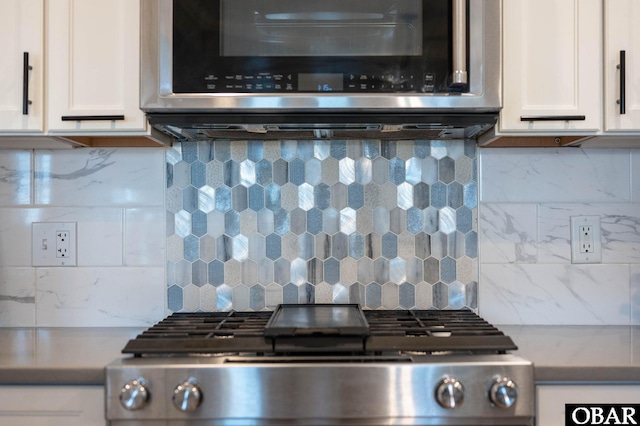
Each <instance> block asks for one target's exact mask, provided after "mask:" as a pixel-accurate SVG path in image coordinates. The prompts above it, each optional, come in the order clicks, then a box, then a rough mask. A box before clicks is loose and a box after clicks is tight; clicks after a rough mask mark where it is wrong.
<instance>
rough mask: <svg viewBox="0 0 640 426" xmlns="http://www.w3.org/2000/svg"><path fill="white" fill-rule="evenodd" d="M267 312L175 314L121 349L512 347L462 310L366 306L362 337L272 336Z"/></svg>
mask: <svg viewBox="0 0 640 426" xmlns="http://www.w3.org/2000/svg"><path fill="white" fill-rule="evenodd" d="M272 314H273V312H271V311H261V312H236V311H231V312H198V313H174V314H172V315H170V316H168V317H167V318H165V319H164V320H162V321H160V322H159V323H157V324H156V325H154V326H152V327H151V328H149V329H148V330H146V331H144V332H143V333H142V334H140V335H138V336H137V337H136V338H135V339H132V340H130V341H129V342H128V343H127V344H126V346H125V347H124V349H123V350H122V353H125V354H133V355H135V356H145V355H183V356H187V355H204V354H216V353H255V354H291V353H298V354H300V353H316V354H317V353H353V354H365V353H366V354H376V353H383V352H424V353H436V352H455V353H458V352H459V353H506V352H507V351H510V350H515V349H517V346H516V345H515V344H514V343H513V341H512V340H511V338H510V337H508V336H505V335H504V334H503V333H502V332H501V331H500V330H498V329H497V328H496V327H494V326H493V325H491V324H489V323H488V322H487V321H485V320H484V319H482V318H480V317H479V316H478V315H477V314H475V313H473V312H471V311H466V310H447V311H437V310H386V311H369V310H365V311H364V315H365V317H366V320H367V322H368V323H369V334H368V335H367V336H364V337H362V336H361V337H344V336H297V337H290V338H271V337H267V336H265V327H266V325H267V323H268V321H269V319H270V318H271V315H272Z"/></svg>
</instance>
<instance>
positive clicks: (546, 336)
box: [0, 325, 640, 385]
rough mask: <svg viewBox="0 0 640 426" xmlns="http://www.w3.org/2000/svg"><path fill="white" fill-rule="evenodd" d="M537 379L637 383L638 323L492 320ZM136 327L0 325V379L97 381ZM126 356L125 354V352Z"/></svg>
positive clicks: (639, 372)
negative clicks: (534, 323)
mask: <svg viewBox="0 0 640 426" xmlns="http://www.w3.org/2000/svg"><path fill="white" fill-rule="evenodd" d="M497 327H498V328H499V329H500V330H502V331H503V332H504V333H505V334H507V335H509V336H511V338H512V339H513V341H514V342H515V343H516V345H517V346H518V350H517V351H515V352H514V353H515V354H516V355H518V356H520V357H522V358H525V359H528V360H531V361H533V362H534V365H535V376H536V381H537V382H538V383H566V382H581V383H622V382H626V383H629V382H637V383H640V327H631V326H510V325H497ZM143 330H144V329H140V328H0V384H79V385H87V384H89V385H102V384H103V383H104V367H105V366H106V365H107V364H109V363H110V362H112V361H114V360H116V359H117V358H120V357H123V356H125V355H122V354H121V352H120V351H121V350H122V348H123V347H124V345H125V344H126V343H127V341H128V340H129V339H131V338H134V337H135V336H136V335H137V334H139V333H140V332H142V331H143ZM127 356H128V355H127Z"/></svg>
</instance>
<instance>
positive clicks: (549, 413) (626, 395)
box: [536, 385, 640, 426]
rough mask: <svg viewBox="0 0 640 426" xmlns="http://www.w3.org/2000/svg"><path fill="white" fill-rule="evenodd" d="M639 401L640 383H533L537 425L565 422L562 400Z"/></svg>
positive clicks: (612, 402)
mask: <svg viewBox="0 0 640 426" xmlns="http://www.w3.org/2000/svg"><path fill="white" fill-rule="evenodd" d="M638 401H640V387H639V386H637V385H542V386H536V406H537V407H536V425H537V426H558V425H563V424H565V422H564V417H565V407H564V405H565V404H637V403H638ZM589 424H590V423H589ZM611 424H613V423H611ZM619 424H621V423H619Z"/></svg>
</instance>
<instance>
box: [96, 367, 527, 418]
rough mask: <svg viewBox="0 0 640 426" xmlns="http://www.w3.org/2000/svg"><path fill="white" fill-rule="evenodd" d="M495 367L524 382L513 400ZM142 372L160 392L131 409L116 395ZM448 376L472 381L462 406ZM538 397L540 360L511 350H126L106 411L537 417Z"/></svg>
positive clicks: (132, 414)
mask: <svg viewBox="0 0 640 426" xmlns="http://www.w3.org/2000/svg"><path fill="white" fill-rule="evenodd" d="M496 376H500V377H510V378H511V380H512V381H513V382H516V383H518V384H519V387H520V393H519V398H518V400H517V402H516V403H514V404H513V405H512V406H511V407H508V408H504V409H502V408H498V407H496V406H495V404H493V403H492V402H491V401H490V400H489V389H490V388H491V386H492V385H493V384H494V382H495V377H496ZM136 377H144V378H145V380H147V381H148V382H149V384H150V388H151V389H152V390H153V394H152V395H151V397H150V398H149V403H148V405H147V406H146V407H145V408H144V409H143V410H138V411H128V410H125V409H124V408H123V407H122V405H121V404H120V403H119V400H118V396H117V395H118V394H119V392H120V389H121V387H122V385H123V384H124V383H126V382H128V381H129V380H131V379H132V378H136ZM447 377H455V378H456V379H457V380H458V381H459V382H460V383H461V384H462V385H463V386H464V389H465V398H464V404H461V405H458V406H457V408H456V409H455V410H451V409H446V408H443V407H441V406H440V404H438V402H437V401H436V389H437V387H438V386H439V384H440V382H441V380H443V379H445V378H447ZM189 378H192V379H195V380H197V381H198V385H199V389H200V391H201V395H202V404H201V405H200V406H199V407H198V408H197V409H195V410H194V411H192V412H190V413H185V412H182V411H180V410H178V409H176V408H175V407H174V405H173V404H171V403H170V402H169V401H170V400H171V399H172V395H173V390H174V388H175V387H176V386H177V385H180V384H182V383H183V382H184V381H185V380H188V379H189ZM533 401H534V386H533V367H532V365H531V363H530V362H528V361H525V360H522V359H520V358H518V357H515V356H512V355H472V356H467V355H459V356H454V355H431V356H429V355H412V356H399V357H397V358H394V357H388V358H378V360H377V361H376V360H375V357H373V358H367V357H348V356H346V357H333V358H332V357H319V358H306V357H282V356H277V357H269V356H266V357H265V356H263V357H251V356H241V357H227V356H218V357H180V358H171V359H170V360H167V358H127V359H121V360H118V361H115V362H114V363H112V364H110V365H109V366H108V367H107V374H106V405H107V419H108V420H109V421H110V422H111V424H112V425H114V426H124V425H143V424H144V425H186V424H189V425H198V424H200V425H204V424H206V425H275V424H278V425H282V424H287V425H331V424H353V425H355V424H358V425H365V424H366V425H389V424H400V425H418V424H421V425H532V424H533V417H534V403H533ZM143 419H144V421H143Z"/></svg>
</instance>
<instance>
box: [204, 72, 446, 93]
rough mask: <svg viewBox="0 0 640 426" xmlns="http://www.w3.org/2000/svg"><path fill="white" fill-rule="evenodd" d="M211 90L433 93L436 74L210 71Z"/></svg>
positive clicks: (208, 86) (208, 83)
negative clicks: (242, 72)
mask: <svg viewBox="0 0 640 426" xmlns="http://www.w3.org/2000/svg"><path fill="white" fill-rule="evenodd" d="M204 84H205V89H206V90H205V91H206V92H210V93H282V92H299V93H313V92H317V93H319V92H351V93H354V92H360V93H363V92H371V93H381V92H383V93H384V92H390V93H394V92H418V93H432V92H434V91H435V87H436V75H435V73H424V74H422V75H419V76H416V75H414V74H386V75H376V74H350V73H349V74H342V73H258V74H225V75H216V74H210V75H207V76H206V77H205V78H204Z"/></svg>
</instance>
